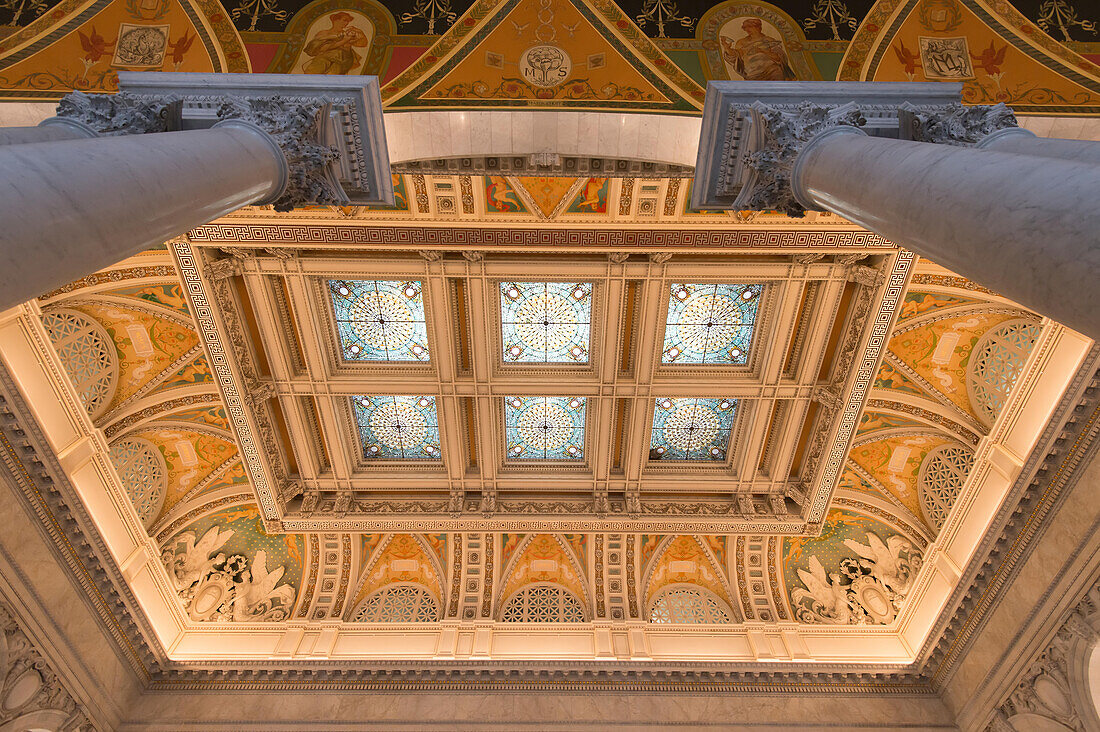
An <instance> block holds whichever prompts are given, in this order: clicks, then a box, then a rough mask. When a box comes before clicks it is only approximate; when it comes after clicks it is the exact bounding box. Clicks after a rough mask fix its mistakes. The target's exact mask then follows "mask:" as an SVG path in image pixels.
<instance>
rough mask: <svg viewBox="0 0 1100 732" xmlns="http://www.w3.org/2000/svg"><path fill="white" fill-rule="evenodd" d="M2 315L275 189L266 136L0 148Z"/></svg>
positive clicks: (191, 135)
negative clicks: (12, 308)
mask: <svg viewBox="0 0 1100 732" xmlns="http://www.w3.org/2000/svg"><path fill="white" fill-rule="evenodd" d="M0 171H2V172H0V221H3V222H4V226H3V227H0V308H8V307H11V306H13V305H16V304H18V303H21V302H24V301H26V300H29V299H31V298H33V297H36V296H38V295H39V294H41V293H43V292H45V291H47V290H50V289H51V288H54V287H58V286H60V285H63V284H65V283H67V282H71V281H73V280H75V279H79V278H80V277H83V276H85V275H87V274H88V273H89V272H94V271H96V270H98V269H102V268H103V267H107V266H109V265H111V264H114V263H115V262H118V261H120V260H122V259H124V258H125V257H127V256H130V255H132V254H136V253H138V252H140V251H143V250H145V249H148V248H149V247H151V246H156V245H159V244H162V243H163V242H165V241H167V240H168V239H170V238H172V237H174V236H178V235H180V234H183V233H185V232H187V231H188V230H190V229H192V228H194V227H195V226H198V225H200V224H203V223H205V222H207V221H211V220H212V219H215V218H218V217H219V216H223V215H225V214H227V213H229V212H231V211H234V210H236V209H238V208H240V207H241V206H244V205H246V204H249V203H252V202H254V201H258V200H261V199H263V198H265V197H267V196H269V195H271V194H272V193H275V192H276V191H277V190H278V187H279V186H280V185H281V182H282V179H281V175H282V172H281V168H280V161H279V160H277V159H276V156H275V154H274V151H273V149H272V147H271V145H270V144H269V142H268V141H267V138H266V136H265V135H262V133H259V132H257V131H253V130H247V129H241V128H237V127H234V128H218V129H211V130H194V131H187V132H167V133H160V134H152V135H133V136H124V137H112V138H99V139H85V140H71V141H62V142H47V143H35V144H26V145H4V146H0Z"/></svg>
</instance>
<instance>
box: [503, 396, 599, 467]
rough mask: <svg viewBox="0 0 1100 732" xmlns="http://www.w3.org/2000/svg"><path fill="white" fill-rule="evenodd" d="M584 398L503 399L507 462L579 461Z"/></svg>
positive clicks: (581, 453) (581, 449) (582, 452)
mask: <svg viewBox="0 0 1100 732" xmlns="http://www.w3.org/2000/svg"><path fill="white" fill-rule="evenodd" d="M585 402H586V400H585V399H584V397H529V396H528V397H520V396H513V397H505V398H504V439H505V442H506V443H507V458H506V459H507V460H509V461H514V460H583V459H584V426H585V425H584V416H585Z"/></svg>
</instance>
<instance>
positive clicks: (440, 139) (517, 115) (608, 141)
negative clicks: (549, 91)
mask: <svg viewBox="0 0 1100 732" xmlns="http://www.w3.org/2000/svg"><path fill="white" fill-rule="evenodd" d="M384 121H385V126H386V139H387V142H388V144H389V150H390V162H391V163H402V162H407V161H410V160H424V159H432V158H454V157H466V156H507V155H530V154H532V153H539V152H551V153H557V154H559V155H563V156H576V157H605V158H621V159H640V160H649V161H653V162H660V163H670V164H675V165H687V166H692V165H694V164H695V156H696V151H697V149H698V145H699V125H700V120H699V118H698V117H679V116H673V115H657V114H629V113H619V112H574V111H556V110H537V111H525V110H503V109H494V110H485V111H449V110H433V111H424V112H388V113H387V114H386V115H385V117H384Z"/></svg>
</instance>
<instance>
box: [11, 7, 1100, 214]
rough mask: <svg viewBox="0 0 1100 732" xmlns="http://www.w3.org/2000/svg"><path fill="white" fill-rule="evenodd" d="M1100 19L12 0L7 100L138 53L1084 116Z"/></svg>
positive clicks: (389, 84) (1080, 10) (570, 86)
mask: <svg viewBox="0 0 1100 732" xmlns="http://www.w3.org/2000/svg"><path fill="white" fill-rule="evenodd" d="M1098 24H1100V12H1098V11H1097V9H1096V8H1095V7H1094V6H1093V5H1092V4H1090V3H1088V2H1084V1H1083V0H1017V2H1016V3H1014V4H1010V3H1008V2H1006V0H877V1H874V2H872V0H783V2H781V3H774V4H773V3H768V2H764V1H763V0H753V1H742V0H726V2H722V3H717V4H712V3H705V2H700V1H699V0H629V1H626V0H624V1H623V2H620V3H619V4H615V3H613V2H611V1H610V0H476V1H474V2H467V0H404V1H403V2H390V3H381V2H376V1H375V0H314V1H313V2H309V3H306V2H303V1H302V0H224V4H222V3H220V2H219V1H218V0H95V2H92V3H78V2H75V0H60V1H59V2H55V1H54V0H0V98H4V97H7V98H24V99H26V98H38V99H56V98H58V97H59V96H61V95H62V94H64V93H65V92H67V91H69V90H72V89H81V90H86V91H113V90H114V89H116V88H117V75H116V72H117V71H119V70H123V69H125V70H137V71H141V70H150V71H232V72H247V71H252V72H257V73H259V72H271V73H311V74H372V75H377V76H379V77H380V79H381V80H382V83H383V98H384V101H385V104H386V105H387V107H389V108H411V107H429V108H430V107H460V108H461V107H470V106H480V107H485V106H489V107H501V106H538V105H541V104H548V103H550V104H554V105H555V106H558V107H561V106H566V107H579V108H601V109H609V108H610V109H632V110H646V111H654V112H672V113H678V114H697V113H699V112H700V110H701V104H702V99H703V90H704V87H705V85H706V82H707V81H708V80H710V79H749V80H794V79H800V80H817V79H821V80H833V79H838V78H839V79H866V80H877V81H956V82H962V83H963V85H964V92H963V96H964V99H965V100H966V101H967V102H971V103H996V102H998V101H1004V102H1007V103H1009V104H1012V105H1014V106H1015V107H1017V108H1018V109H1021V110H1022V111H1036V112H1048V113H1049V112H1054V113H1059V114H1073V113H1088V112H1095V111H1096V110H1097V109H1100V67H1098V66H1097V63H1098V62H1100V27H1098ZM884 28H885V29H886V30H885V31H884V32H880V31H882V29H884ZM525 187H526V188H527V190H528V191H531V192H534V191H535V190H536V188H537V186H535V185H526V186H525ZM551 187H552V186H551ZM552 197H555V199H560V198H561V196H553V195H552ZM593 197H595V198H593ZM507 198H508V195H507V193H505V192H503V190H502V192H501V199H500V200H501V201H502V202H503V201H506V200H507ZM532 198H533V199H539V196H538V195H537V194H536V195H535V196H533V197H532ZM589 198H593V201H595V200H598V195H597V190H596V189H593V190H592V191H587V190H586V195H585V197H584V198H583V199H582V200H583V204H582V206H581V208H580V209H579V210H578V211H585V210H588V209H589V207H593V206H597V205H598V203H595V202H591V201H589V200H588V199H589ZM540 203H541V205H540ZM502 205H504V204H503V203H502ZM513 205H514V206H515V207H516V208H515V210H514V211H511V210H509V209H508V208H507V206H506V205H505V209H504V212H520V211H531V212H534V211H541V212H542V213H543V214H546V213H547V211H548V210H549V209H548V208H547V204H546V203H544V202H541V199H540V202H536V201H535V200H531V199H529V200H526V201H518V200H517V201H515V202H513Z"/></svg>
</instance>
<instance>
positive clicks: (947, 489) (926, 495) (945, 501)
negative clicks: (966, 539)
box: [918, 445, 974, 531]
mask: <svg viewBox="0 0 1100 732" xmlns="http://www.w3.org/2000/svg"><path fill="white" fill-rule="evenodd" d="M973 465H974V453H972V452H971V451H970V450H968V449H966V448H965V447H963V446H961V445H946V446H944V447H941V448H939V449H937V450H933V451H932V452H931V453H930V454H929V455H928V457H926V458H925V459H924V464H923V465H921V472H920V478H919V480H918V483H919V485H920V505H921V510H922V511H924V517H925V519H927V521H928V523H929V524H931V525H932V526H934V527H935V528H936V530H937V531H939V530H940V529H941V528H943V524H944V522H945V521H947V516H948V514H949V513H950V512H951V507H952V506H954V505H955V499H957V498H958V497H959V490H960V489H961V488H962V485H963V483H964V482H966V476H967V475H969V474H970V468H971V467H973Z"/></svg>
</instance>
